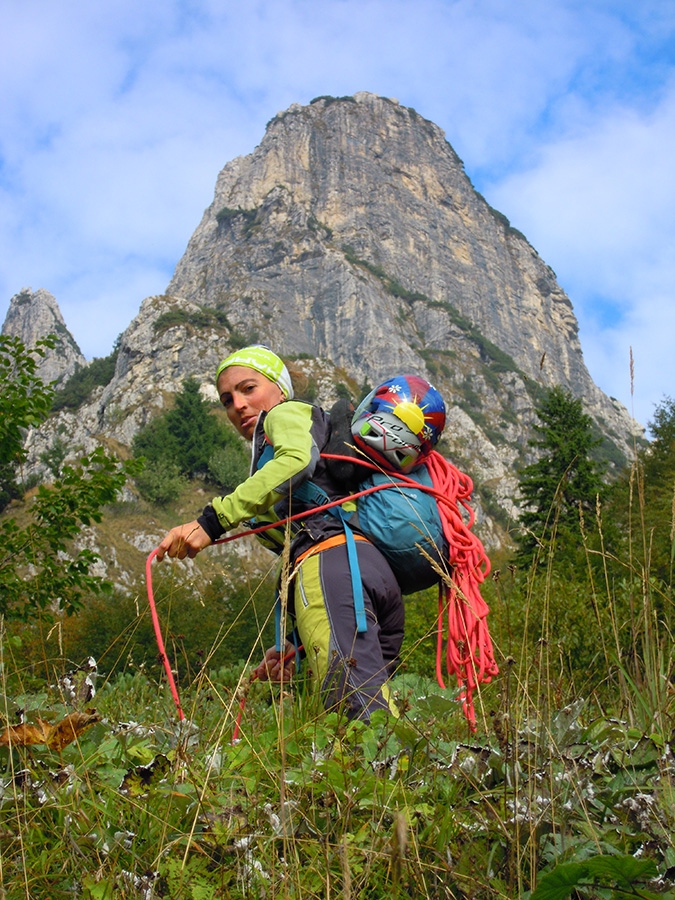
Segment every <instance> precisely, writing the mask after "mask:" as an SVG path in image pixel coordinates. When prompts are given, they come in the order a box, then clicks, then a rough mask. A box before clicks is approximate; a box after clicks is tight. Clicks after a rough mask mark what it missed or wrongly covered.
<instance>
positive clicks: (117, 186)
mask: <svg viewBox="0 0 675 900" xmlns="http://www.w3.org/2000/svg"><path fill="white" fill-rule="evenodd" d="M360 90H367V91H371V92H373V93H377V94H381V95H383V96H386V97H396V98H397V99H398V100H400V102H401V103H403V104H404V105H406V106H412V107H414V108H415V109H417V111H418V112H419V113H421V114H422V115H423V116H425V117H426V118H428V119H431V120H432V121H434V122H436V123H437V124H438V125H439V126H440V127H441V128H443V129H444V130H445V132H446V136H447V138H448V141H449V142H450V143H451V144H452V145H453V147H454V148H455V150H456V151H457V153H458V154H459V156H460V157H461V158H462V159H463V161H464V164H465V168H466V171H467V173H468V175H469V177H470V178H471V179H472V181H473V183H474V185H475V186H476V187H477V189H478V190H480V191H481V193H483V194H484V196H485V197H486V199H487V200H488V201H489V202H490V203H491V204H492V205H493V206H494V207H496V208H497V209H499V210H501V211H502V212H503V213H504V214H505V215H506V216H508V218H509V219H510V220H511V222H512V224H513V225H514V226H515V227H517V228H519V229H520V230H521V231H522V232H524V234H525V235H526V236H527V238H528V239H529V240H530V242H531V243H532V244H533V246H534V247H535V248H536V250H537V251H538V252H539V254H540V255H541V256H542V258H543V259H544V260H545V261H546V262H547V263H548V264H549V265H550V266H551V267H552V268H553V269H554V271H555V272H556V274H557V276H558V280H559V282H560V284H561V286H562V287H563V288H564V290H566V291H567V293H568V294H569V296H570V298H571V300H572V302H573V304H574V308H575V312H576V314H577V317H578V319H579V322H580V326H581V343H582V347H583V350H584V357H585V360H586V363H587V365H588V368H589V370H590V372H591V375H592V376H593V378H594V379H595V381H596V382H597V384H598V385H599V386H600V387H601V388H602V389H603V390H604V391H605V392H606V393H608V394H609V395H610V396H613V397H616V398H617V399H619V400H620V401H621V402H623V403H624V404H625V405H626V406H627V407H628V409H629V411H632V412H633V413H634V415H635V417H636V418H637V419H638V420H639V421H641V422H642V423H643V424H646V423H647V421H648V420H649V419H650V418H651V417H652V414H653V410H654V406H655V405H656V404H657V403H659V402H660V401H661V400H662V399H663V397H664V396H665V395H671V396H672V395H675V162H674V161H673V160H675V0H659V2H653V0H640V2H638V3H635V2H634V0H633V2H623V0H616V2H612V0H585V2H576V0H517V2H515V3H514V2H513V0H510V2H509V0H457V2H448V0H115V2H113V3H111V2H104V0H21V2H18V0H16V2H14V0H8V2H5V3H3V4H2V9H1V10H0V97H2V102H0V247H2V254H1V256H0V321H1V320H2V319H4V316H5V313H6V310H7V306H8V305H9V300H10V298H11V297H12V295H13V294H15V293H17V292H18V291H19V290H21V288H23V287H32V288H33V289H37V288H39V287H42V288H45V289H47V290H48V291H50V292H51V293H53V294H54V296H55V297H56V299H57V300H58V302H59V305H60V307H61V310H62V312H63V315H64V318H65V320H66V323H67V325H68V327H69V328H70V330H71V332H72V333H73V335H74V337H75V339H76V340H77V341H78V343H79V344H80V347H81V348H82V350H83V352H84V353H85V355H86V356H87V357H89V358H91V357H92V356H105V355H107V354H108V353H109V352H110V350H111V348H112V344H113V341H114V340H115V338H116V337H117V335H118V334H119V333H120V332H122V331H123V330H124V329H125V328H126V326H127V325H128V324H129V322H130V321H131V319H132V318H133V317H134V316H135V315H136V313H137V311H138V308H139V306H140V303H141V301H142V300H143V299H144V297H146V296H148V295H150V294H154V293H161V292H162V291H163V290H164V289H165V288H166V286H167V284H168V282H169V280H170V278H171V274H172V272H173V269H174V267H175V265H176V263H177V262H178V259H179V258H180V256H181V255H182V253H183V251H184V250H185V247H186V245H187V242H188V239H189V238H190V235H191V234H192V232H193V231H194V229H195V227H196V226H197V224H198V222H199V220H200V218H201V215H202V212H203V210H204V209H205V208H206V207H207V206H208V205H209V203H210V202H211V199H212V196H213V189H214V186H215V181H216V176H217V174H218V172H219V171H220V169H221V168H222V167H223V166H224V165H225V163H226V162H228V161H229V160H230V159H232V158H233V157H235V156H238V155H242V154H246V153H250V152H251V151H252V150H253V148H254V147H255V146H256V145H257V144H258V143H259V142H260V140H261V139H262V136H263V134H264V129H265V124H266V123H267V121H268V120H269V119H271V118H272V117H273V116H274V115H275V114H276V113H277V112H279V111H281V110H283V109H285V108H287V107H288V106H289V105H290V104H291V103H294V102H299V103H308V102H309V101H310V100H311V99H312V98H313V97H316V96H319V95H321V94H332V95H335V96H341V95H346V94H354V93H356V92H357V91H360ZM631 348H632V353H633V358H634V373H635V374H634V384H633V391H632V392H631V378H630V365H629V358H630V352H631Z"/></svg>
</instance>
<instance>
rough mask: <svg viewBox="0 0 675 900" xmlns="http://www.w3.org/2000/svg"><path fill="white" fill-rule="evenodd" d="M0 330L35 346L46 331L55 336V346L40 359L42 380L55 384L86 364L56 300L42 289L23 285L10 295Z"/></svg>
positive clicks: (27, 344)
mask: <svg viewBox="0 0 675 900" xmlns="http://www.w3.org/2000/svg"><path fill="white" fill-rule="evenodd" d="M2 333H3V334H6V335H10V336H11V337H18V338H21V340H22V341H23V343H24V344H25V345H26V347H33V346H35V343H36V341H38V340H40V339H41V338H44V337H46V336H47V335H48V334H54V335H56V338H57V342H56V346H55V347H54V348H53V350H51V351H50V352H48V353H47V354H46V355H45V357H44V358H43V359H42V360H40V363H39V365H38V372H39V375H40V378H42V380H43V381H46V382H49V381H54V382H56V386H57V387H58V386H59V385H62V384H65V382H66V381H67V380H68V379H69V378H70V376H71V375H72V374H73V373H74V372H75V370H76V369H77V368H78V367H80V366H85V365H86V363H87V361H86V359H85V358H84V356H83V355H82V352H81V351H80V348H79V347H78V346H77V343H76V342H75V338H74V337H73V336H72V334H71V333H70V332H69V331H68V329H67V328H66V323H65V322H64V321H63V316H62V315H61V310H60V309H59V305H58V303H57V302H56V300H55V298H54V297H53V296H52V295H51V294H50V293H49V291H45V290H43V289H42V288H39V289H38V290H37V291H32V290H31V289H30V288H24V289H23V290H22V291H19V293H18V294H15V295H14V297H12V299H11V301H10V304H9V309H8V310H7V316H6V318H5V321H4V324H3V326H2Z"/></svg>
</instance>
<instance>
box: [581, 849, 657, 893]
mask: <svg viewBox="0 0 675 900" xmlns="http://www.w3.org/2000/svg"><path fill="white" fill-rule="evenodd" d="M585 865H586V866H587V868H588V872H589V875H592V876H594V877H595V878H601V879H603V880H606V879H612V880H613V881H617V882H620V883H621V884H622V885H625V886H629V885H632V884H633V883H634V882H635V881H647V880H648V879H650V878H655V877H656V876H657V875H658V870H657V868H656V863H654V861H653V860H651V859H635V857H634V856H630V855H626V856H592V857H590V859H587V860H586V862H585Z"/></svg>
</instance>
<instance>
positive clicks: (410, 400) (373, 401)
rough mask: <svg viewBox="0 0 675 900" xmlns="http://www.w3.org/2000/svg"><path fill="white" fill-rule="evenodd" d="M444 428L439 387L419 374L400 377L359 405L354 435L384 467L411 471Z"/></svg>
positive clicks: (353, 419) (353, 421)
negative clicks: (437, 388)
mask: <svg viewBox="0 0 675 900" xmlns="http://www.w3.org/2000/svg"><path fill="white" fill-rule="evenodd" d="M444 426H445V403H444V402H443V398H442V397H441V395H440V394H439V393H438V391H437V390H436V388H435V387H433V386H432V385H431V384H429V382H428V381H425V380H424V379H423V378H419V377H418V376H417V375H398V376H396V377H395V378H390V379H389V380H388V381H384V382H383V383H382V384H381V385H380V386H379V387H376V388H375V390H374V391H371V392H370V394H368V396H367V397H366V398H365V399H364V400H362V401H361V403H359V405H358V407H357V409H356V412H355V413H354V416H353V418H352V436H353V438H354V442H355V443H356V445H357V446H358V447H360V448H361V449H362V450H364V451H365V452H366V453H367V454H368V455H369V456H371V457H373V458H374V459H375V460H376V461H377V462H379V463H381V464H382V465H383V466H385V468H388V469H397V470H398V471H401V472H409V471H410V469H412V468H414V467H415V466H416V465H418V464H419V463H421V462H422V461H423V459H424V457H425V456H427V455H428V454H429V453H430V452H431V450H432V449H433V448H434V447H435V445H436V444H437V443H438V439H439V438H440V436H441V432H442V431H443V428H444Z"/></svg>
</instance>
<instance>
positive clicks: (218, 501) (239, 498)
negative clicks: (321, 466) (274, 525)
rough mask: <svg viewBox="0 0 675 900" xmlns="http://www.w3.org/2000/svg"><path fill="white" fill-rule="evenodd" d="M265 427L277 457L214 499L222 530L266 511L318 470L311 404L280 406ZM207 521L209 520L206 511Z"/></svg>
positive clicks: (213, 504)
mask: <svg viewBox="0 0 675 900" xmlns="http://www.w3.org/2000/svg"><path fill="white" fill-rule="evenodd" d="M263 425H264V429H265V435H266V437H267V439H268V441H269V443H270V444H271V445H272V447H273V449H274V456H273V457H272V459H270V460H269V462H267V463H266V464H265V465H264V466H263V467H262V468H261V469H258V471H257V472H254V473H253V474H252V475H251V476H249V477H248V478H247V479H246V481H243V482H242V483H241V484H240V485H239V486H238V487H237V488H235V490H234V491H233V492H232V493H231V494H228V495H227V496H226V497H216V498H214V500H213V501H212V503H211V507H212V508H213V510H214V512H215V514H216V516H217V518H218V522H219V523H220V526H221V528H222V529H223V531H228V530H229V529H230V528H233V527H234V526H235V525H238V524H239V523H240V522H242V521H244V520H245V519H251V518H253V517H254V516H259V515H261V514H262V513H265V512H267V511H268V510H269V509H271V508H272V507H273V506H274V505H275V503H277V502H278V501H279V500H281V499H283V498H284V497H286V496H288V494H289V493H290V492H291V491H292V488H293V486H295V485H298V484H301V483H302V482H303V481H306V480H307V479H308V478H311V477H312V474H313V473H314V469H315V468H316V464H317V462H318V460H319V456H320V454H319V448H318V447H317V446H316V443H315V441H314V438H313V436H312V407H311V406H310V405H309V404H307V403H297V402H294V401H285V402H284V403H280V404H279V405H278V406H275V407H273V408H272V409H271V410H270V411H269V412H268V413H267V415H266V417H265V420H264V423H263ZM207 509H208V507H207ZM204 518H209V514H208V513H207V510H205V511H204Z"/></svg>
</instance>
